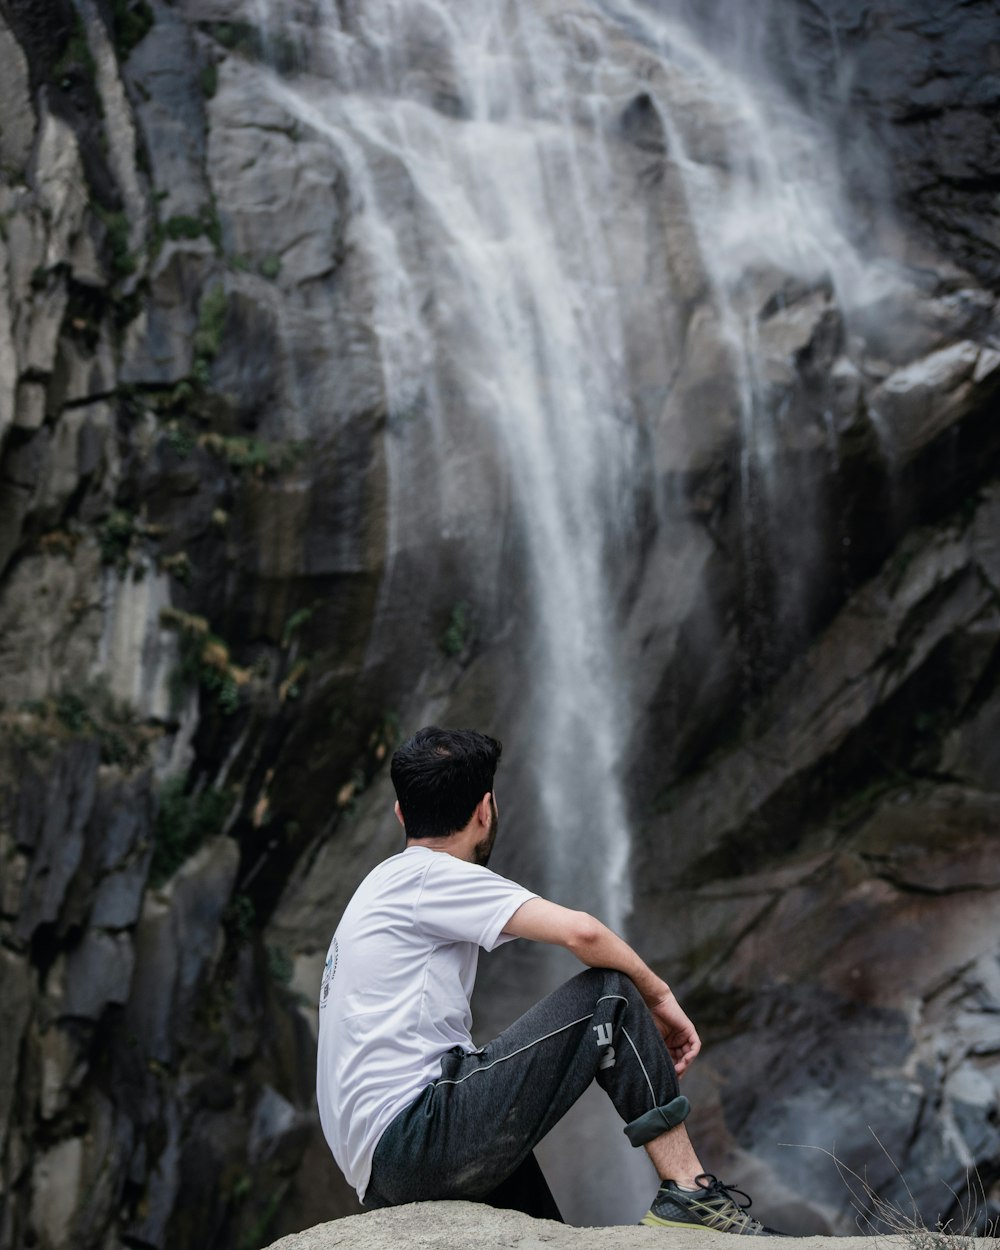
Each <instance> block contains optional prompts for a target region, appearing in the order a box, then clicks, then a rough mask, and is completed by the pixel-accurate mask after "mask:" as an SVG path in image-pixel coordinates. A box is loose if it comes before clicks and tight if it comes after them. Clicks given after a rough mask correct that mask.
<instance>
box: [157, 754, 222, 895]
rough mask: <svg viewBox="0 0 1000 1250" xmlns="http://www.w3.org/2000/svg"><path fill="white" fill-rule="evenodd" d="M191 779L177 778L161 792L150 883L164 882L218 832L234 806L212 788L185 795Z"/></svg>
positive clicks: (220, 792)
mask: <svg viewBox="0 0 1000 1250" xmlns="http://www.w3.org/2000/svg"><path fill="white" fill-rule="evenodd" d="M187 782H188V779H187V777H186V776H184V777H174V778H173V779H172V780H171V781H168V782H166V783H165V784H164V786H163V788H162V790H161V791H160V796H159V797H160V805H159V810H158V812H157V814H156V842H155V844H154V847H153V860H152V863H151V864H150V868H149V883H150V885H152V886H153V887H154V888H156V887H159V886H161V885H163V884H164V883H165V882H167V881H169V879H170V878H171V877H172V876H173V875H174V873H175V872H176V871H177V869H178V868H179V867H180V866H181V864H183V863H184V861H185V860H186V859H187V858H188V857H189V856H191V855H193V854H194V852H195V851H196V850H197V849H198V847H199V846H201V844H202V843H203V842H204V841H205V839H206V838H209V837H211V836H212V835H214V834H216V833H219V832H220V831H221V829H222V826H223V824H224V823H225V819H226V817H227V816H228V815H229V812H230V809H231V808H232V799H231V797H230V796H229V795H228V794H226V793H225V792H224V791H222V790H215V789H213V788H211V787H209V788H208V789H205V790H202V791H200V792H198V793H195V794H186V793H185V791H186V790H187Z"/></svg>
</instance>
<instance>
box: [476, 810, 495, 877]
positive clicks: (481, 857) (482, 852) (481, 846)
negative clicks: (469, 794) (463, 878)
mask: <svg viewBox="0 0 1000 1250" xmlns="http://www.w3.org/2000/svg"><path fill="white" fill-rule="evenodd" d="M492 803H493V815H492V816H491V817H490V827H489V829H488V830H487V833H486V837H485V838H483V840H482V842H477V843H476V845H475V846H474V847H473V848H472V862H473V863H474V864H479V865H480V867H482V868H485V867H486V865H487V864H488V863H489V862H490V855H491V854H492V851H493V843H494V842H495V841H496V839H497V829H498V828H499V825H500V813H499V812H498V811H497V801H496V799H493V800H492Z"/></svg>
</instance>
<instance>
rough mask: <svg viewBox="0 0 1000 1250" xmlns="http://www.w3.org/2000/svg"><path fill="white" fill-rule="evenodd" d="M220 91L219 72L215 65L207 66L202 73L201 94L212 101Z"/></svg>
mask: <svg viewBox="0 0 1000 1250" xmlns="http://www.w3.org/2000/svg"><path fill="white" fill-rule="evenodd" d="M218 89H219V71H218V70H217V69H216V67H215V66H214V65H206V66H205V68H204V69H203V70H202V71H201V94H202V95H203V96H204V97H205V99H206V100H211V98H212V96H214V95H215V93H216V91H217V90H218Z"/></svg>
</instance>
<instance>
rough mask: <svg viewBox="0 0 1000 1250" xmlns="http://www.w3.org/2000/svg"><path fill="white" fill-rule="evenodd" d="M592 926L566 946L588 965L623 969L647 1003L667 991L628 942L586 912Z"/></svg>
mask: <svg viewBox="0 0 1000 1250" xmlns="http://www.w3.org/2000/svg"><path fill="white" fill-rule="evenodd" d="M587 919H588V920H590V921H591V922H592V926H584V927H583V929H582V931H581V933H580V935H579V936H578V937H576V938H575V940H572V941H570V942H567V943H566V949H567V950H570V951H572V952H573V954H574V955H575V956H576V957H577V959H579V960H580V961H581V963H585V964H587V966H588V967H590V968H614V969H615V970H616V971H618V972H623V973H624V974H625V975H626V976H627V977H628V978H629V980H630V981H631V982H632V984H633V985H634V986H635V988H636V989H637V990H638V991H639V993H640V994H641V995H642V997H643V999H644V1000H645V1002H646V1003H647V1004H649V1005H650V1006H651V1005H652V1004H653V1003H658V1002H661V1001H662V1000H663V999H664V998H666V997H667V995H668V994H670V992H671V990H670V986H669V985H667V983H666V981H664V980H663V978H662V977H658V976H657V975H656V973H655V972H654V971H653V970H652V968H650V966H649V965H648V964H647V963H645V962H644V961H643V960H642V959H640V957H639V956H638V955H637V954H636V952H635V951H634V950H633V949H632V947H631V946H629V944H628V943H627V942H626V941H625V940H624V939H623V938H620V937H619V936H618V934H617V933H615V932H614V931H613V930H611V929H609V928H608V926H607V925H605V924H602V923H601V922H600V921H599V920H597V919H595V918H594V917H593V916H588V917H587Z"/></svg>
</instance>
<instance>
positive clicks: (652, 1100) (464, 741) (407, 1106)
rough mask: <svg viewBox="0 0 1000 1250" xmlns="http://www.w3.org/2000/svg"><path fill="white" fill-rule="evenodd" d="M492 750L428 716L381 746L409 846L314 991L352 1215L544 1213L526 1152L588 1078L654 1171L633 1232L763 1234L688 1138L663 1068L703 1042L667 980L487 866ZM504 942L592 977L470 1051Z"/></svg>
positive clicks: (360, 900)
mask: <svg viewBox="0 0 1000 1250" xmlns="http://www.w3.org/2000/svg"><path fill="white" fill-rule="evenodd" d="M500 750H501V748H500V743H499V742H497V741H496V740H495V739H493V738H489V737H486V736H484V735H483V734H479V733H474V732H472V731H468V730H457V731H449V730H442V729H437V728H433V727H431V728H427V729H421V730H420V731H419V732H418V733H417V734H415V735H414V736H413V737H412V738H411V739H410V740H409V741H408V742H406V743H404V744H403V746H401V747H400V748H399V750H398V751H396V753H395V754H394V755H393V757H392V766H391V775H392V782H393V785H394V786H395V789H396V795H397V800H398V801H397V803H396V809H395V810H396V816H397V818H398V819H399V821H400V823H401V824H402V826H403V830H404V833H405V835H406V847H405V849H404V850H403V851H402V852H401V853H400V854H398V855H394V856H392V857H391V858H389V859H387V860H386V861H385V862H384V863H382V864H380V865H379V866H378V867H377V868H375V869H374V870H373V871H372V872H371V873H369V875H368V876H367V877H366V878H365V880H364V881H363V882H362V884H361V885H360V887H359V888H358V890H357V892H356V894H355V895H354V897H353V898H352V899H351V902H350V903H349V904H348V906H347V909H346V911H345V912H344V915H343V918H342V920H341V922H340V924H339V926H338V928H337V931H336V933H335V934H334V936H333V940H332V942H331V943H330V950H329V953H328V955H327V960H326V968H325V971H324V974H323V983H322V988H321V991H320V1003H319V1059H318V1074H317V1092H318V1097H319V1111H320V1118H321V1120H322V1123H323V1131H324V1133H325V1134H326V1139H327V1141H328V1142H329V1144H330V1148H331V1150H332V1151H333V1154H334V1157H335V1158H336V1160H337V1163H338V1164H339V1165H340V1167H341V1168H342V1170H343V1172H344V1174H345V1176H346V1177H347V1179H348V1180H349V1181H350V1182H351V1184H352V1185H354V1187H355V1188H356V1189H357V1191H358V1197H359V1198H360V1199H361V1201H362V1202H363V1203H364V1204H365V1206H368V1207H384V1206H395V1205H397V1204H399V1203H404V1202H417V1201H426V1200H428V1199H435V1198H465V1199H471V1200H474V1201H476V1200H478V1201H489V1202H492V1203H493V1204H494V1205H501V1206H520V1208H521V1209H522V1210H523V1209H526V1204H525V1203H524V1201H523V1196H522V1200H521V1201H518V1199H517V1193H518V1190H520V1191H522V1195H523V1192H525V1191H528V1192H531V1191H533V1192H534V1193H535V1194H536V1200H535V1201H534V1202H533V1203H528V1204H527V1209H528V1211H529V1214H535V1215H546V1214H547V1215H550V1216H554V1217H555V1218H559V1217H558V1210H557V1209H556V1208H555V1204H554V1202H553V1201H552V1199H551V1195H550V1194H549V1193H548V1190H547V1187H546V1186H545V1185H544V1181H543V1180H542V1178H541V1172H540V1170H539V1169H538V1166H537V1164H536V1163H535V1161H534V1156H533V1155H532V1150H533V1148H534V1146H535V1145H536V1143H537V1142H538V1141H539V1140H540V1139H541V1138H542V1137H544V1136H545V1134H546V1133H547V1132H548V1131H549V1129H550V1128H552V1126H553V1125H554V1124H555V1123H556V1121H557V1120H559V1119H560V1117H561V1116H563V1115H564V1114H565V1113H566V1111H567V1110H568V1109H569V1108H570V1107H571V1106H572V1104H573V1103H574V1102H576V1100H577V1099H578V1098H579V1097H580V1095H581V1094H582V1093H583V1091H584V1090H585V1089H586V1087H587V1086H588V1085H589V1084H590V1082H591V1081H592V1080H594V1079H596V1080H597V1082H598V1084H599V1085H600V1086H601V1087H602V1088H603V1089H604V1090H605V1091H606V1092H607V1094H608V1096H609V1097H610V1098H611V1100H612V1102H613V1103H614V1105H615V1108H616V1110H617V1111H618V1113H619V1115H620V1116H621V1117H622V1119H623V1120H624V1121H625V1133H626V1134H627V1136H628V1138H629V1141H631V1143H632V1144H633V1145H634V1146H643V1147H644V1148H645V1149H646V1151H647V1152H648V1154H649V1157H650V1158H651V1159H652V1161H653V1164H654V1165H655V1167H656V1170H657V1172H658V1173H659V1176H660V1178H661V1184H660V1187H659V1190H658V1192H657V1194H656V1197H655V1198H654V1200H653V1204H652V1206H651V1207H650V1209H649V1211H648V1212H647V1214H646V1215H645V1216H644V1217H643V1220H642V1223H643V1224H652V1225H659V1226H663V1227H668V1228H677V1227H689V1226H692V1225H695V1226H703V1227H708V1228H713V1229H716V1230H718V1231H722V1232H729V1233H741V1234H745V1235H746V1234H749V1235H758V1234H761V1233H767V1232H770V1231H771V1230H769V1229H766V1228H764V1227H763V1225H761V1224H760V1223H759V1222H758V1221H757V1220H755V1219H753V1218H752V1217H751V1216H749V1215H748V1214H747V1212H746V1209H745V1208H746V1206H747V1205H749V1200H747V1203H746V1204H741V1203H739V1202H737V1201H736V1200H735V1199H734V1197H733V1196H732V1193H730V1191H729V1189H728V1188H727V1187H726V1186H725V1185H723V1184H722V1183H721V1182H720V1181H718V1180H717V1179H716V1178H715V1177H714V1176H711V1175H709V1174H707V1173H706V1172H705V1171H704V1169H703V1168H702V1166H701V1164H700V1162H699V1161H698V1157H697V1155H696V1154H695V1152H694V1149H693V1147H692V1145H691V1141H690V1139H689V1138H688V1135H687V1130H686V1129H685V1127H684V1125H683V1120H684V1118H685V1116H686V1115H687V1113H688V1102H687V1099H686V1098H684V1097H683V1096H681V1095H680V1094H679V1091H678V1084H677V1078H678V1076H680V1075H682V1074H683V1073H684V1071H685V1070H686V1069H687V1068H688V1067H689V1065H690V1064H691V1061H692V1060H693V1059H694V1057H695V1056H696V1055H697V1054H698V1051H699V1050H700V1048H701V1042H700V1040H699V1038H698V1034H697V1033H696V1032H695V1029H694V1026H693V1025H692V1023H691V1021H690V1020H689V1019H688V1018H687V1016H686V1015H685V1014H684V1012H683V1011H682V1010H681V1008H680V1005H679V1004H678V1002H677V1000H676V999H675V998H674V996H673V994H672V993H671V990H670V988H669V986H667V985H666V984H665V982H663V981H662V980H661V979H660V978H659V977H658V976H657V975H656V974H655V973H654V972H653V971H652V970H651V969H650V968H649V967H648V966H647V965H646V964H645V963H643V961H642V960H641V959H640V958H639V956H638V955H637V954H636V953H635V952H634V951H633V950H632V949H631V947H629V946H628V945H627V944H626V943H625V942H624V941H623V940H622V939H621V938H620V937H617V936H616V935H615V934H614V933H612V932H611V930H610V929H608V928H607V927H606V926H605V925H603V924H602V923H601V922H600V921H599V920H595V919H594V918H593V917H592V916H589V915H587V914H585V913H584V912H578V911H571V910H570V909H568V908H566V907H560V906H559V905H558V904H556V903H551V902H548V901H546V900H545V899H543V898H539V897H538V896H537V895H535V894H532V893H531V892H530V891H529V890H525V889H523V888H522V887H521V886H519V885H516V884H515V883H514V882H512V881H508V880H507V879H506V878H504V877H501V876H498V875H497V874H496V873H495V872H491V871H490V869H489V868H487V867H486V864H487V861H488V859H489V857H490V851H491V849H492V847H493V842H494V839H495V838H496V833H497V821H498V814H497V805H496V800H495V798H494V794H493V778H494V774H495V772H496V767H497V763H498V762H499V759H500ZM516 937H523V938H531V939H532V940H534V941H537V942H551V943H554V944H555V945H557V946H564V947H566V949H567V950H570V951H572V952H573V954H574V955H576V956H577V958H578V959H580V960H581V961H582V962H583V963H584V964H587V965H588V970H587V971H585V972H581V973H580V974H579V975H578V976H575V977H573V978H572V979H571V980H569V981H567V982H566V983H565V984H564V985H563V986H561V987H560V988H559V989H557V990H556V991H555V992H554V993H552V994H550V995H549V996H548V997H547V998H544V999H543V1000H542V1001H541V1002H540V1003H538V1004H537V1005H536V1006H534V1007H532V1008H531V1010H530V1011H528V1012H527V1013H526V1014H525V1015H524V1016H522V1017H521V1019H519V1020H517V1021H515V1023H514V1024H512V1025H511V1026H510V1027H509V1028H508V1029H505V1030H504V1032H503V1033H501V1034H500V1036H499V1037H497V1038H496V1039H495V1040H494V1041H492V1042H490V1043H489V1044H488V1045H486V1046H483V1047H476V1046H475V1045H474V1044H473V1041H472V1035H471V1033H470V1027H471V1024H472V1013H471V1010H470V1007H469V998H470V996H471V994H472V988H473V985H474V983H475V977H476V963H477V960H478V957H479V947H483V949H484V950H487V951H490V950H493V949H494V948H495V947H497V946H499V945H500V944H501V943H502V942H507V941H510V940H511V939H512V938H516ZM735 1192H737V1193H738V1192H739V1191H735ZM539 1193H541V1194H542V1197H541V1198H538V1197H537V1195H538V1194H539ZM743 1196H744V1197H745V1195H743Z"/></svg>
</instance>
